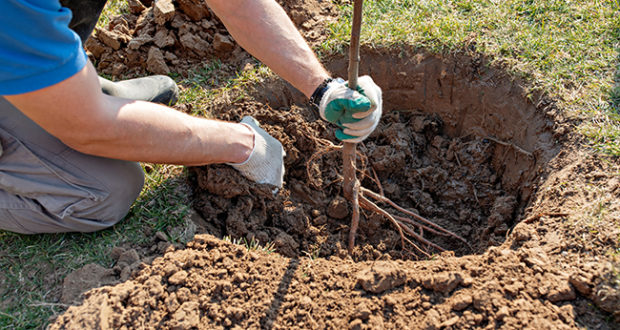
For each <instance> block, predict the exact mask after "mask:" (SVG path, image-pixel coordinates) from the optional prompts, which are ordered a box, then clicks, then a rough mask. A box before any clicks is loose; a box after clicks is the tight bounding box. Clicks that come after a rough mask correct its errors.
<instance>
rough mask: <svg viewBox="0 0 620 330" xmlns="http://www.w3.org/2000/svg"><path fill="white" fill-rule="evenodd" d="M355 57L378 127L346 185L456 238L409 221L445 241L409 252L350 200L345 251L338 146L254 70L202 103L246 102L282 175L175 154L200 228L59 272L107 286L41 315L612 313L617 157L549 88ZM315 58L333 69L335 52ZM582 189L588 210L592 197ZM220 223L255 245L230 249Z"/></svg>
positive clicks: (98, 318) (360, 322)
mask: <svg viewBox="0 0 620 330" xmlns="http://www.w3.org/2000/svg"><path fill="white" fill-rule="evenodd" d="M291 3H292V2H291ZM309 3H311V4H309ZM303 5H306V6H310V7H308V8H314V7H312V6H316V3H314V2H304V3H303V4H302V7H301V8H306V7H303ZM291 6H293V5H291ZM306 17H308V16H306ZM235 47H236V46H235ZM143 51H144V52H148V50H146V49H143ZM362 59H363V61H362V70H363V71H364V70H365V71H364V72H363V73H364V74H371V75H372V76H373V78H374V79H375V81H377V83H378V84H379V85H380V86H382V88H383V90H384V99H385V111H384V116H383V117H382V120H381V124H380V126H379V127H378V129H377V130H376V131H375V132H374V133H373V134H372V135H371V136H370V138H369V139H368V140H366V141H365V142H364V143H363V144H360V145H359V146H358V151H359V152H360V156H359V163H360V164H363V165H362V166H361V170H360V172H359V174H358V175H359V177H360V178H362V184H363V186H365V187H367V188H369V189H372V190H374V191H377V192H382V193H383V194H384V195H385V196H387V197H389V198H390V199H392V200H394V201H395V202H397V203H398V204H400V205H401V206H403V207H405V208H407V209H409V210H412V211H414V212H417V213H419V214H420V215H422V216H424V217H426V218H428V219H429V220H431V221H433V222H435V223H437V224H439V225H441V226H443V227H444V228H446V229H449V230H451V231H452V232H454V233H456V234H458V235H460V236H462V237H464V238H465V239H466V240H467V241H468V243H469V245H466V244H464V243H462V242H460V241H458V240H455V239H453V238H449V237H445V236H440V235H434V234H432V233H429V232H424V233H423V235H424V237H425V238H426V239H428V240H430V241H432V242H433V243H435V244H437V245H439V246H441V247H443V248H444V249H446V250H448V251H447V252H443V253H439V252H438V251H437V250H436V249H433V248H432V247H429V246H425V245H424V244H421V243H420V247H421V248H423V249H424V250H425V251H427V252H428V253H429V254H432V258H431V259H426V258H424V257H423V256H422V255H420V254H419V253H415V252H414V251H410V250H404V249H403V248H402V246H401V245H400V238H399V235H398V233H397V231H395V230H394V228H393V227H392V225H391V224H390V222H389V221H387V220H386V219H385V218H383V217H382V216H379V215H376V214H372V213H370V212H365V213H363V214H362V217H361V223H360V229H359V231H358V236H357V245H356V248H355V250H354V251H353V254H352V255H348V254H347V251H346V242H347V235H348V232H349V222H350V214H349V213H350V209H349V205H348V202H346V201H345V200H344V199H343V198H342V197H341V196H342V191H341V182H342V177H341V169H342V166H341V158H340V151H339V150H331V149H330V147H329V144H327V143H326V142H325V141H331V142H333V143H335V144H338V142H337V141H336V140H335V139H334V136H333V127H331V126H329V125H328V124H326V123H325V122H323V121H321V120H320V119H319V118H318V116H317V114H316V112H315V111H314V110H313V109H311V108H309V107H308V106H307V105H305V103H304V102H305V100H304V98H303V96H302V95H301V94H299V93H298V92H296V91H295V90H294V89H293V88H292V87H290V86H289V85H287V84H286V83H284V82H282V81H281V80H279V79H277V78H269V79H267V80H265V81H263V82H262V83H260V84H257V85H256V86H252V87H249V88H248V90H247V91H243V93H241V94H239V92H238V91H231V92H230V93H231V94H230V95H224V96H223V97H222V99H221V100H218V101H216V102H215V103H214V104H213V106H212V109H211V110H212V113H213V115H214V116H215V117H217V118H219V119H223V120H230V121H238V120H240V119H241V118H242V117H243V116H246V115H252V116H254V117H255V118H256V119H257V120H258V121H259V122H260V123H261V125H262V126H263V127H264V128H265V129H266V130H267V131H268V132H269V133H270V134H271V135H273V136H274V137H276V138H277V139H278V140H280V141H281V142H282V144H283V145H284V148H285V150H286V153H287V155H286V158H285V165H286V169H287V172H286V176H285V184H284V187H283V189H281V190H279V191H277V192H275V193H274V191H273V187H270V186H267V185H258V184H255V183H252V182H249V181H248V180H246V179H245V178H243V177H242V176H241V175H239V174H238V173H237V172H236V171H235V170H233V169H232V168H230V167H228V166H225V165H212V166H204V167H196V168H191V169H190V175H189V178H188V185H189V187H190V188H191V189H192V191H193V206H194V208H195V209H196V211H197V213H198V215H199V216H196V217H195V223H196V225H197V226H198V231H199V232H201V233H202V234H199V235H196V237H195V238H194V240H193V241H191V242H190V243H189V244H187V246H183V247H178V246H177V247H175V246H171V245H170V244H167V243H165V242H159V247H158V248H151V249H145V250H139V249H138V250H139V251H140V253H138V252H136V250H134V249H132V248H127V249H126V248H118V249H115V250H114V251H113V254H114V258H115V260H117V265H116V267H115V268H114V269H105V268H102V267H96V266H93V265H91V266H89V268H85V269H82V270H80V271H79V272H78V273H75V274H72V275H70V276H69V277H68V278H67V280H65V287H66V290H65V292H66V294H67V297H66V298H65V299H64V300H65V301H66V302H71V301H72V300H73V299H74V298H75V297H78V296H79V294H80V293H81V291H82V290H83V289H82V290H80V289H79V288H78V289H77V292H73V291H71V290H69V288H76V287H79V285H77V283H82V282H84V280H85V279H87V278H89V279H91V280H93V281H95V282H97V283H94V284H93V283H90V284H88V285H85V286H84V289H85V288H86V287H93V286H101V285H108V286H104V287H99V288H95V289H92V290H90V291H87V292H86V293H85V294H84V295H83V296H82V297H81V298H83V301H81V302H80V304H79V305H76V306H72V307H70V308H69V309H68V310H67V311H66V312H65V313H64V314H62V315H60V316H59V317H58V318H57V319H56V320H55V322H54V323H53V324H52V325H51V328H52V329H62V328H174V329H189V328H201V329H218V328H222V329H223V328H235V329H247V328H268V329H269V328H277V329H288V328H311V329H315V328H352V329H381V328H388V329H418V328H428V329H437V328H451V329H461V328H531V329H564V328H566V329H569V328H580V327H587V328H601V329H611V328H615V327H617V323H615V322H617V321H618V320H620V315H619V314H618V311H619V310H620V308H618V306H620V290H619V287H618V286H619V283H618V274H617V269H618V260H614V257H613V255H612V254H613V251H617V249H618V248H619V243H618V237H619V235H620V229H619V228H620V224H619V222H618V221H619V220H618V219H619V218H620V207H619V206H618V204H617V200H618V198H620V180H619V179H618V177H617V175H612V174H610V173H618V170H619V166H618V163H617V160H613V159H611V160H610V159H607V158H602V157H599V156H594V155H592V154H591V153H589V152H587V151H585V150H584V149H583V148H582V147H579V145H580V144H581V142H580V141H579V140H578V139H579V137H578V136H577V135H576V134H574V133H572V131H571V129H570V128H569V127H570V125H569V124H570V121H568V120H567V119H564V118H562V116H561V115H560V114H559V113H558V112H559V111H558V109H556V107H555V105H554V102H553V100H550V99H548V98H546V97H544V96H543V95H539V96H535V97H534V99H535V100H534V101H532V99H531V98H528V97H526V96H525V94H526V93H525V92H524V89H523V88H522V86H523V84H524V83H523V82H519V81H515V80H514V79H511V78H510V77H508V76H506V75H505V74H504V73H503V72H502V71H501V68H489V66H488V65H486V64H485V60H484V59H483V58H479V57H477V56H475V55H471V54H469V55H466V54H454V55H449V56H445V57H440V56H437V55H431V54H427V53H424V52H420V51H419V50H413V49H398V50H393V49H364V50H363V52H362ZM327 62H328V63H329V64H328V66H329V68H330V70H331V71H332V72H334V73H335V74H338V75H341V76H344V75H345V74H346V72H345V69H346V58H344V57H342V56H335V57H333V58H331V59H329V60H328V61H327ZM137 68H138V69H137V70H142V69H144V68H143V67H140V66H138V67H137ZM235 93H237V94H235ZM231 100H235V101H231ZM313 156H316V157H313ZM375 173H376V178H375ZM613 201H615V202H613ZM597 202H598V203H599V204H601V205H603V206H604V208H605V211H604V212H598V213H596V212H593V211H592V209H591V206H592V205H594V204H595V203H597ZM382 206H383V207H384V208H385V209H386V210H387V211H389V212H391V213H393V214H397V215H401V214H400V213H398V211H397V210H394V209H393V208H391V207H389V206H387V205H382ZM224 236H228V237H231V238H233V239H237V240H242V241H244V242H252V241H258V242H261V243H267V242H271V243H272V244H273V246H272V249H271V250H269V251H265V250H264V249H254V248H252V249H248V248H247V247H246V246H243V245H237V244H232V243H228V242H225V241H224V240H222V238H223V237H224ZM154 246H156V245H155V244H154ZM119 280H122V282H120V283H119ZM115 283H116V284H115ZM614 318H615V321H614Z"/></svg>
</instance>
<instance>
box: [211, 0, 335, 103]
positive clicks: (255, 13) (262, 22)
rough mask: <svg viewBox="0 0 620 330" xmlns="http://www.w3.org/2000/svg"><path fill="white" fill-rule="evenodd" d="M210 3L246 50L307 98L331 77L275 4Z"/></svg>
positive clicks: (220, 0)
mask: <svg viewBox="0 0 620 330" xmlns="http://www.w3.org/2000/svg"><path fill="white" fill-rule="evenodd" d="M207 3H208V4H209V6H210V7H211V8H212V9H213V11H214V12H215V13H216V14H217V15H218V16H219V17H220V19H221V20H222V22H224V24H225V25H226V28H227V29H228V31H229V32H230V33H231V34H232V36H233V37H234V38H235V40H236V41H237V42H238V43H239V44H240V45H241V46H242V47H243V48H245V49H246V50H247V51H248V52H249V53H250V54H252V55H254V56H255V57H257V58H258V59H259V60H261V61H262V62H263V63H265V64H266V65H267V66H268V67H269V68H271V69H272V70H273V71H274V72H275V73H276V74H278V75H279V76H280V77H282V78H284V79H285V80H286V81H288V82H290V83H291V84H292V85H293V86H295V87H296V88H297V89H298V90H300V91H301V92H303V93H304V94H305V95H306V96H308V97H310V96H311V95H312V92H314V89H315V88H316V87H317V86H318V85H319V84H320V83H321V82H322V81H323V80H325V78H327V77H328V76H329V74H328V73H327V71H326V70H325V69H324V68H323V66H322V65H321V64H320V62H319V61H318V59H317V58H316V56H315V54H314V52H313V51H312V49H310V47H309V46H308V44H307V43H306V41H305V40H304V39H303V37H302V36H301V34H300V33H299V31H297V28H296V27H295V25H294V24H293V22H291V20H290V19H289V17H288V16H287V15H286V13H285V12H284V10H283V9H282V7H280V5H278V4H277V3H276V2H275V1H274V0H257V1H229V0H208V1H207Z"/></svg>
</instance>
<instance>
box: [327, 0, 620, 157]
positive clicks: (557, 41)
mask: <svg viewBox="0 0 620 330" xmlns="http://www.w3.org/2000/svg"><path fill="white" fill-rule="evenodd" d="M342 12H343V13H344V14H343V19H341V20H339V21H337V22H335V23H334V24H332V25H331V26H330V30H331V34H332V36H333V37H332V38H329V39H328V40H326V41H325V42H324V43H323V44H322V45H321V48H320V50H321V52H322V53H331V52H334V51H338V52H343V51H344V50H346V48H347V43H348V40H349V35H350V25H351V23H350V20H351V9H350V6H348V5H344V6H342ZM618 12H620V3H619V2H618V1H599V0H595V1H560V0H545V1H532V0H507V1H493V0H491V1H482V0H454V1H445V0H427V1H411V0H400V1H399V0H395V1H386V0H380V1H365V2H364V17H363V25H362V38H361V40H362V43H363V44H369V45H374V44H381V45H403V44H407V45H415V46H417V47H420V48H424V49H426V50H429V51H431V52H435V53H450V52H457V51H459V52H460V51H466V52H472V51H475V52H476V53H479V54H484V55H485V56H486V57H487V58H488V59H490V61H491V64H494V65H500V66H502V67H504V68H506V70H508V71H509V72H511V73H512V74H513V75H514V76H516V77H520V78H523V79H526V80H527V81H528V86H529V89H530V92H531V93H535V92H544V93H547V94H548V95H550V96H551V97H553V98H554V99H556V100H558V101H559V102H558V103H559V104H558V105H559V107H560V108H561V109H564V110H565V112H566V114H567V115H568V116H570V117H572V118H574V119H577V121H578V123H577V125H578V130H579V131H580V132H581V133H582V134H584V135H585V136H587V137H588V138H589V141H590V144H591V146H592V147H593V148H594V149H596V150H599V151H601V152H604V153H606V154H609V155H613V156H620V118H619V117H618V104H619V101H618V100H619V97H620V87H619V82H618V81H619V80H620V77H619V75H620V73H618V60H619V57H618V56H619V51H620V15H618Z"/></svg>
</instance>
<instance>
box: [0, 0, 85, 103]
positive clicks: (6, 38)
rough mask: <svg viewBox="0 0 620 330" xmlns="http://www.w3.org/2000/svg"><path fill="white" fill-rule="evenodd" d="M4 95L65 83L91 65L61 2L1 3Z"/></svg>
mask: <svg viewBox="0 0 620 330" xmlns="http://www.w3.org/2000/svg"><path fill="white" fill-rule="evenodd" d="M0 16H1V18H0V95H13V94H21V93H26V92H31V91H35V90H38V89H41V88H44V87H48V86H51V85H54V84H56V83H58V82H61V81H63V80H65V79H67V78H69V77H71V76H73V75H74V74H76V73H77V72H78V71H80V70H81V69H82V68H83V67H84V65H85V64H86V62H87V57H86V54H85V52H84V50H83V48H82V42H81V41H80V37H79V36H78V35H77V34H76V33H75V32H73V31H72V30H71V29H70V28H69V22H70V21H71V11H70V10H69V9H67V8H64V7H62V6H61V5H60V2H59V0H0Z"/></svg>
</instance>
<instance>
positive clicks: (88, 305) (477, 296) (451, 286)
mask: <svg viewBox="0 0 620 330" xmlns="http://www.w3.org/2000/svg"><path fill="white" fill-rule="evenodd" d="M515 232H516V234H515V235H514V237H515V240H514V241H512V242H510V243H511V244H510V246H511V247H508V245H506V246H504V247H502V248H492V249H491V250H490V251H488V252H487V253H485V254H483V255H480V256H468V257H461V258H456V257H450V256H443V257H441V258H438V259H437V260H433V261H426V262H411V261H402V260H401V261H391V260H382V261H376V262H362V263H355V262H353V261H352V260H351V259H339V258H337V257H333V258H331V259H329V260H327V259H321V258H319V259H312V258H301V259H288V258H283V257H279V256H278V255H274V254H267V253H266V252H263V251H248V250H246V248H244V247H242V246H239V245H233V244H229V243H225V242H223V241H222V240H220V239H217V238H215V237H212V236H208V235H201V236H197V237H196V239H195V240H194V241H193V242H191V243H190V244H188V246H187V248H186V249H183V250H178V251H171V252H168V253H166V255H164V256H163V257H158V258H156V259H155V260H154V261H153V263H152V265H150V266H148V267H146V268H145V269H144V270H142V271H140V272H138V273H137V274H136V275H135V276H134V277H133V278H132V279H131V280H129V281H127V282H124V283H122V284H119V285H116V286H114V287H103V288H99V289H95V290H92V291H90V292H88V293H87V295H86V297H87V298H86V300H85V301H84V304H83V305H82V306H79V307H70V308H69V309H68V310H67V312H66V313H65V314H63V315H62V316H60V317H59V318H58V319H57V320H56V322H55V323H54V324H53V325H52V326H51V329H63V328H74V327H77V326H79V327H86V328H99V329H105V328H121V327H127V328H172V329H188V328H194V327H195V328H200V329H214V328H235V329H249V328H267V329H270V328H276V329H284V328H291V327H296V328H309V329H316V328H321V329H324V328H339V329H341V328H353V329H381V328H387V329H411V328H428V329H439V328H453V329H461V328H472V327H489V328H495V327H509V328H528V327H529V328H534V329H568V328H575V327H577V326H579V325H588V324H589V325H590V326H592V325H594V324H596V323H588V322H587V320H588V318H589V317H591V316H592V315H590V313H592V312H591V310H590V308H589V307H588V306H587V305H588V304H589V302H588V301H587V300H585V299H583V298H581V296H580V295H582V294H583V295H585V296H588V295H591V294H593V292H594V291H595V290H597V289H600V288H601V282H602V281H601V280H602V279H601V277H602V276H603V274H605V272H607V271H609V270H608V269H605V266H603V265H601V264H599V263H592V264H589V265H588V267H589V268H587V269H584V271H581V272H575V273H567V272H563V271H560V270H559V269H557V267H554V266H553V263H554V261H555V260H553V258H552V257H550V256H549V255H548V252H549V251H548V250H547V249H545V248H541V247H540V246H539V244H540V243H541V237H540V236H539V235H538V233H537V232H536V230H534V229H533V227H532V226H530V225H527V224H520V225H519V226H517V228H516V229H515ZM523 240H526V241H523ZM616 299H617V297H616ZM615 302H616V303H617V300H616V301H615ZM616 306H617V305H616ZM575 319H580V320H581V321H582V322H583V321H584V320H585V321H586V323H585V324H583V323H581V324H580V323H577V322H576V321H575ZM596 325H597V326H601V327H602V328H606V327H605V324H600V323H599V324H596Z"/></svg>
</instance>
